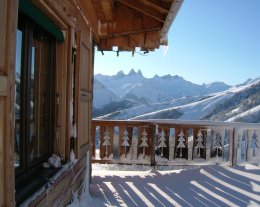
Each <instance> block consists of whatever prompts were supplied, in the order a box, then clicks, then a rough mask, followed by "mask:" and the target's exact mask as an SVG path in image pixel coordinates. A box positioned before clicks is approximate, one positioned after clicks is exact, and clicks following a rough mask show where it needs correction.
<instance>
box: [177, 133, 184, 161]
mask: <svg viewBox="0 0 260 207" xmlns="http://www.w3.org/2000/svg"><path fill="white" fill-rule="evenodd" d="M178 141H179V144H178V145H177V148H180V158H182V148H186V146H185V144H184V142H185V139H184V134H183V132H182V130H181V132H180V134H179V139H178Z"/></svg>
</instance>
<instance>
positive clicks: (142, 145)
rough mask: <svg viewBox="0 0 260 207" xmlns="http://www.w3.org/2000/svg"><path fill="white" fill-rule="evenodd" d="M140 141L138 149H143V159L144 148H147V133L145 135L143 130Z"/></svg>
mask: <svg viewBox="0 0 260 207" xmlns="http://www.w3.org/2000/svg"><path fill="white" fill-rule="evenodd" d="M141 140H142V143H141V144H140V146H139V147H142V148H143V157H145V148H146V147H148V143H147V140H148V138H147V133H146V131H145V129H144V131H143V133H142V138H141Z"/></svg>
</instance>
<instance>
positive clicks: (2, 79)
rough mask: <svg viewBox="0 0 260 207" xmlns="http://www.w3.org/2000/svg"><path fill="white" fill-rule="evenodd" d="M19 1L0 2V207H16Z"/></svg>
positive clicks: (4, 0)
mask: <svg viewBox="0 0 260 207" xmlns="http://www.w3.org/2000/svg"><path fill="white" fill-rule="evenodd" d="M17 11H18V1H17V0H14V1H7V0H2V1H0V28H1V33H0V54H1V55H0V206H14V205H15V196H14V195H15V193H14V192H15V189H14V185H15V179H14V164H13V163H14V89H15V87H14V86H15V84H14V77H15V49H16V27H17V14H18V12H17Z"/></svg>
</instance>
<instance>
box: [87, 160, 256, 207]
mask: <svg viewBox="0 0 260 207" xmlns="http://www.w3.org/2000/svg"><path fill="white" fill-rule="evenodd" d="M118 169H120V168H118ZM90 193H91V195H92V199H94V200H95V201H96V202H95V206H155V207H158V206H167V207H168V206H190V207H195V206H202V207H203V206H210V207H212V206H260V167H259V165H258V166H257V165H249V164H247V165H245V166H237V167H225V166H218V165H214V166H202V167H196V168H193V169H186V170H171V171H156V170H148V171H118V170H112V171H111V170H104V169H102V168H99V169H95V167H94V169H93V171H92V184H91V185H90Z"/></svg>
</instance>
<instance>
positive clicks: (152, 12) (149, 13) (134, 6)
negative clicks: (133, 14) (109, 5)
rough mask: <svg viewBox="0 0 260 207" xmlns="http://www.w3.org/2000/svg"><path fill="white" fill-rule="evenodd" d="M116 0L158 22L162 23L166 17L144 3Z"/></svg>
mask: <svg viewBox="0 0 260 207" xmlns="http://www.w3.org/2000/svg"><path fill="white" fill-rule="evenodd" d="M118 2H120V3H121V4H123V5H125V6H127V7H129V8H131V9H133V10H136V11H138V12H140V13H142V14H144V15H146V16H148V17H150V18H152V19H154V20H156V21H158V22H161V23H164V20H165V18H166V17H165V15H162V14H159V13H158V12H156V11H155V10H153V9H152V8H149V7H147V6H145V5H144V3H143V4H140V3H138V2H137V1H132V0H118Z"/></svg>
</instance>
